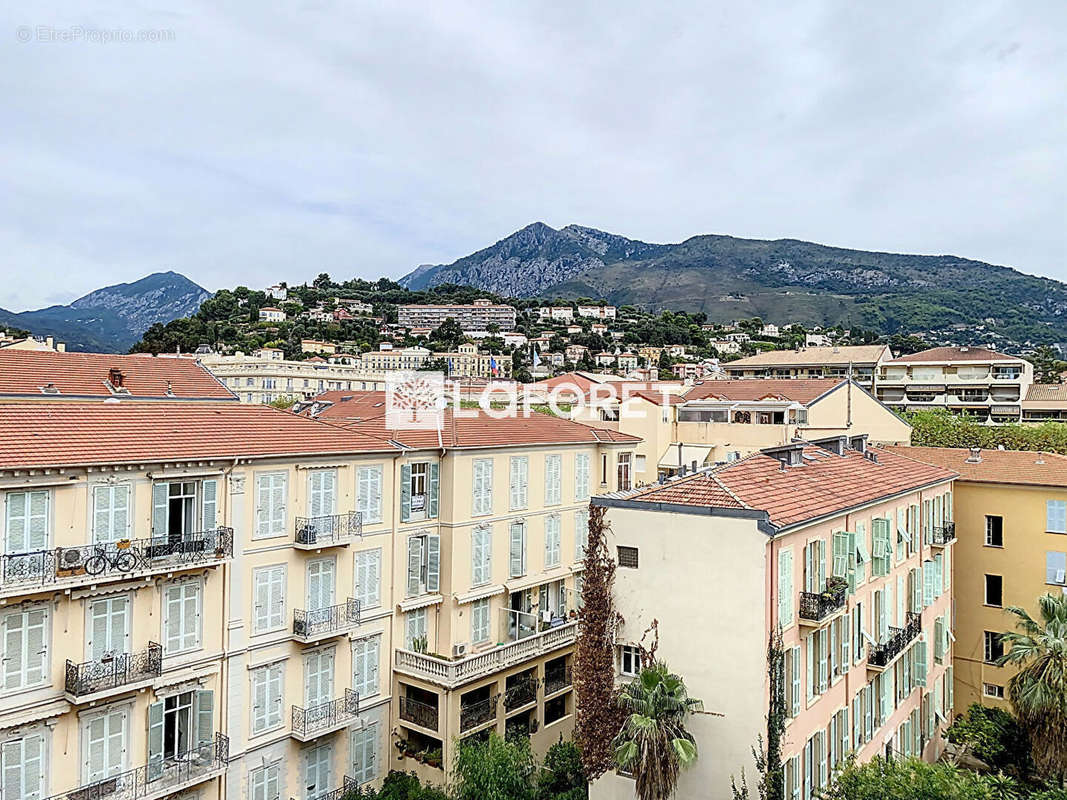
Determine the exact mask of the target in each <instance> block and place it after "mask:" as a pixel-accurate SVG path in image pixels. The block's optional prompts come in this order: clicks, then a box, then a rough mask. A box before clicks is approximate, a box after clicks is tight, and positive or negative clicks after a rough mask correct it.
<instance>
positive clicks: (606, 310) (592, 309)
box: [578, 306, 615, 319]
mask: <svg viewBox="0 0 1067 800" xmlns="http://www.w3.org/2000/svg"><path fill="white" fill-rule="evenodd" d="M578 316H579V317H591V318H593V319H615V306H578Z"/></svg>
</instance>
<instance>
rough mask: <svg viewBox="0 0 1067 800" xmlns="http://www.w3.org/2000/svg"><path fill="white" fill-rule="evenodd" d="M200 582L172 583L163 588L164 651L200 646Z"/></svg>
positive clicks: (183, 649)
mask: <svg viewBox="0 0 1067 800" xmlns="http://www.w3.org/2000/svg"><path fill="white" fill-rule="evenodd" d="M200 594H201V593H200V582H199V581H195V580H191V581H182V582H180V583H172V584H169V585H168V586H167V587H166V589H165V590H164V592H163V653H164V655H174V654H175V653H186V652H189V651H190V650H198V649H200V608H201V596H200Z"/></svg>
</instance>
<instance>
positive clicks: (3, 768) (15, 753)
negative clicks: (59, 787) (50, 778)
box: [0, 733, 48, 800]
mask: <svg viewBox="0 0 1067 800" xmlns="http://www.w3.org/2000/svg"><path fill="white" fill-rule="evenodd" d="M0 774H2V775H3V781H2V782H3V784H4V796H5V797H7V796H8V793H10V796H11V798H12V800H41V798H42V797H44V794H45V791H44V789H45V785H46V784H45V776H46V775H47V774H48V769H47V766H46V762H45V739H44V734H43V733H35V734H30V735H26V736H21V737H19V738H18V739H10V740H8V741H6V742H4V743H3V744H2V745H0Z"/></svg>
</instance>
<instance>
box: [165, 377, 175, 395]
mask: <svg viewBox="0 0 1067 800" xmlns="http://www.w3.org/2000/svg"><path fill="white" fill-rule="evenodd" d="M167 397H174V386H172V385H171V382H170V381H167Z"/></svg>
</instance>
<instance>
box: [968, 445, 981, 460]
mask: <svg viewBox="0 0 1067 800" xmlns="http://www.w3.org/2000/svg"><path fill="white" fill-rule="evenodd" d="M967 463H968V464H981V463H982V448H981V447H972V448H971V454H970V455H969V456H968V457H967Z"/></svg>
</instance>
